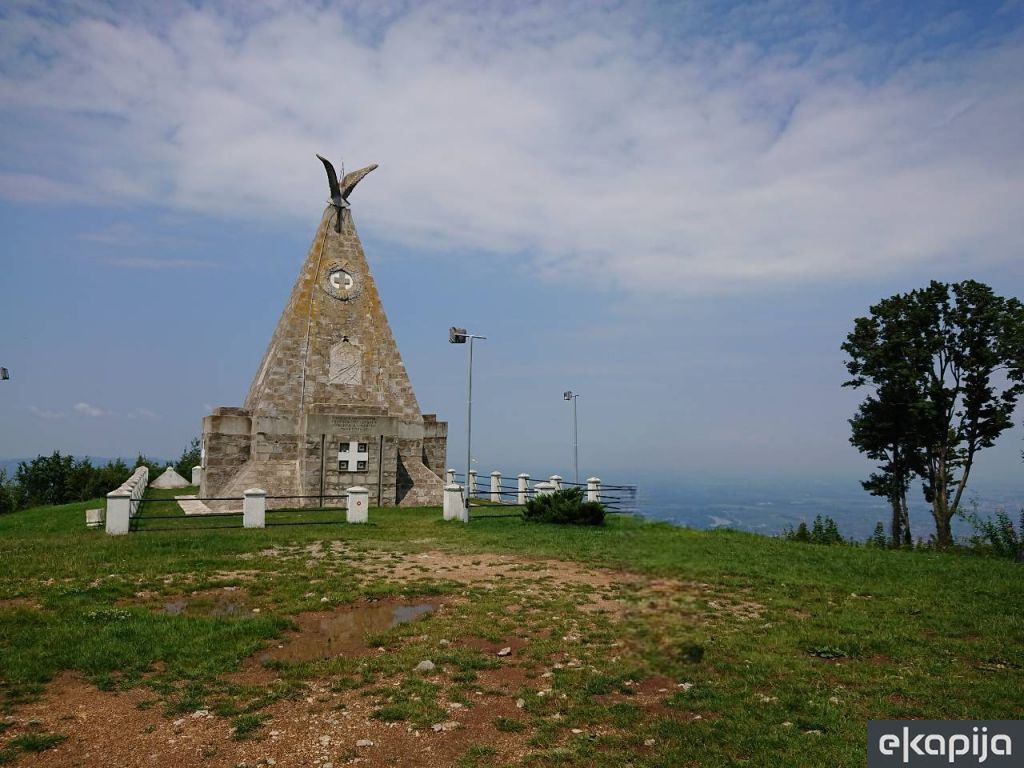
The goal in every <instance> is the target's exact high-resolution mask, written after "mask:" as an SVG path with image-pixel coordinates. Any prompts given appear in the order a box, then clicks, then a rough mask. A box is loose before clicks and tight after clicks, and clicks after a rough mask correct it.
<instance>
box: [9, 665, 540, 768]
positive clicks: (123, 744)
mask: <svg viewBox="0 0 1024 768" xmlns="http://www.w3.org/2000/svg"><path fill="white" fill-rule="evenodd" d="M307 694H308V695H307V696H306V697H305V698H303V699H300V700H297V701H283V702H278V703H276V704H274V705H272V706H270V707H268V708H266V709H265V710H263V714H265V715H267V716H268V719H267V720H266V722H265V723H264V725H263V726H262V727H261V729H260V731H259V733H258V735H257V736H256V737H255V738H253V739H250V740H246V741H235V740H234V739H233V738H232V733H231V723H230V721H229V720H228V719H225V718H222V717H217V716H216V715H213V714H211V713H209V712H207V711H206V710H199V711H197V712H192V713H189V714H186V715H184V716H182V717H179V718H176V719H172V718H168V717H164V716H163V715H162V714H161V711H160V709H159V708H157V707H154V708H145V702H147V701H149V700H151V699H152V694H150V693H149V692H148V691H146V690H144V689H136V690H131V691H127V692H120V693H107V692H102V691H99V690H97V689H96V688H95V687H93V686H91V685H89V684H88V683H85V682H84V681H82V680H80V679H79V678H77V677H76V676H74V675H72V674H63V675H61V676H60V677H59V678H57V679H56V680H55V681H54V682H53V683H52V684H51V685H50V686H49V687H48V689H47V692H46V694H45V695H44V696H43V698H42V699H40V700H39V701H37V702H35V703H33V704H30V705H27V706H25V707H23V708H22V709H21V710H20V711H19V713H18V715H17V717H16V718H15V720H14V722H13V724H12V726H11V727H10V728H8V730H7V731H6V732H5V733H4V735H3V737H0V744H3V743H4V742H5V741H7V740H8V739H10V738H14V737H16V736H19V735H22V734H25V733H30V732H33V733H57V734H61V735H64V736H67V740H66V741H64V742H63V743H62V744H60V745H59V746H57V747H55V748H53V749H50V750H47V751H45V752H41V753H23V754H22V755H21V756H20V757H19V758H18V762H17V764H18V765H19V766H46V767H47V768H51V767H52V768H58V767H59V768H65V767H66V766H69V765H81V766H97V767H99V766H103V768H107V766H118V767H119V768H142V767H143V766H145V767H146V768H150V767H151V766H161V768H184V767H185V766H230V767H231V768H234V767H235V766H238V765H240V764H243V763H244V764H246V765H248V766H251V767H253V768H255V766H265V765H276V766H280V767H281V768H286V767H290V766H295V767H298V766H303V767H304V768H305V767H308V766H323V765H324V764H325V763H333V764H334V765H335V766H341V765H349V764H356V763H357V764H358V765H361V766H368V767H370V768H376V767H377V766H381V767H383V766H394V765H407V766H450V765H455V764H456V763H457V762H458V759H459V757H460V756H462V755H463V754H464V753H465V751H466V750H467V749H468V748H469V747H470V746H471V745H474V744H486V745H488V746H490V747H492V748H493V749H494V750H495V751H496V755H495V759H496V761H497V762H499V763H502V764H504V763H510V762H516V761H517V760H519V759H520V758H521V757H522V755H523V754H525V752H526V750H527V747H526V741H527V736H526V735H525V734H510V733H504V732H502V731H499V730H498V729H497V728H496V727H495V725H494V720H495V719H496V718H499V717H515V716H516V714H517V713H518V709H517V707H516V704H515V701H514V700H512V699H510V698H509V697H507V696H496V695H486V694H484V693H482V692H481V693H480V695H477V696H474V697H473V698H474V700H473V701H472V702H471V706H466V705H461V706H460V705H456V704H449V705H448V712H447V714H446V717H447V718H448V719H447V720H444V721H442V722H443V724H444V727H443V728H439V729H438V730H436V731H435V730H434V729H432V728H426V729H422V730H418V729H414V728H411V727H410V726H408V725H406V724H404V723H387V722H382V721H380V720H377V719H374V718H373V716H372V715H373V712H374V710H375V709H376V704H375V703H374V702H373V701H372V700H369V699H367V698H366V697H363V696H360V695H359V694H358V693H356V692H351V691H348V692H334V691H331V690H329V688H328V687H327V686H325V685H319V684H313V685H311V686H310V688H309V689H308V691H307ZM140 705H142V706H143V708H142V709H140V708H139V706H140ZM439 725H440V723H439ZM366 742H372V744H367V743H366ZM361 743H362V744H363V745H362V746H360V744H361Z"/></svg>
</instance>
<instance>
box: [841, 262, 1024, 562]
mask: <svg viewBox="0 0 1024 768" xmlns="http://www.w3.org/2000/svg"><path fill="white" fill-rule="evenodd" d="M842 348H843V350H844V351H845V352H846V353H847V354H848V355H849V358H850V359H849V360H848V361H847V363H846V367H847V370H848V371H849V372H850V374H851V376H852V378H851V379H850V380H849V381H847V382H846V384H845V386H851V387H855V388H856V387H862V386H872V387H873V388H874V393H873V395H870V396H869V397H868V398H867V400H865V402H864V403H862V404H861V406H860V408H859V409H858V412H857V415H855V417H854V418H853V419H852V420H851V426H852V428H853V435H852V437H851V442H853V444H854V445H856V446H857V447H858V448H860V450H861V451H862V452H864V453H865V454H867V455H868V456H869V458H875V459H876V460H880V461H881V462H882V463H881V464H880V465H879V469H880V470H881V471H880V473H878V474H876V475H872V477H871V478H870V479H869V480H867V481H865V483H864V486H865V488H866V489H867V490H868V491H870V492H871V493H875V494H876V495H886V496H887V497H888V498H889V500H890V503H891V504H893V507H894V512H893V518H894V522H895V521H896V518H897V517H901V516H902V514H903V512H905V510H906V504H905V500H906V490H905V487H904V486H909V483H910V481H911V479H912V477H913V476H915V475H917V476H919V477H920V478H921V479H922V480H923V490H924V495H925V499H926V500H927V501H928V502H929V504H931V507H932V517H933V518H934V520H935V530H936V538H937V542H938V544H939V546H941V547H946V546H949V545H950V544H952V542H953V536H952V530H951V526H950V521H951V520H952V518H953V515H955V514H956V513H957V511H958V510H959V508H960V502H961V499H962V497H963V492H964V489H965V488H966V487H967V481H968V479H969V477H970V473H971V469H972V468H973V466H974V461H975V458H976V456H977V454H978V452H979V451H981V450H982V449H984V448H988V447H989V446H991V445H993V444H994V442H995V440H996V438H997V437H998V436H999V435H1000V434H1001V433H1002V432H1003V431H1004V430H1005V429H1006V428H1007V427H1009V426H1010V425H1011V417H1012V414H1013V409H1014V407H1015V406H1016V403H1017V399H1018V398H1019V397H1020V395H1021V393H1022V392H1024V305H1022V304H1021V302H1019V301H1018V300H1017V299H1005V298H1002V297H1000V296H996V295H995V294H994V293H993V292H992V289H991V288H989V287H988V286H987V285H984V284H982V283H978V282H975V281H973V280H967V281H964V282H961V283H954V284H951V285H950V284H946V283H939V282H936V281H932V282H931V283H930V284H929V285H928V287H927V288H923V289H919V290H915V291H911V292H910V293H907V294H901V295H898V296H893V297H891V298H889V299H885V300H883V301H882V302H880V303H879V304H877V305H875V306H873V307H871V315H870V317H866V318H857V320H856V321H855V324H854V330H853V332H852V333H850V334H849V335H848V336H847V339H846V342H845V343H844V344H843V346H842ZM894 498H895V500H894ZM897 504H898V505H899V506H900V507H901V510H902V511H898V510H897V509H896V507H897ZM903 522H905V523H906V522H909V520H903ZM898 532H899V533H901V534H902V536H903V542H904V543H907V542H908V541H909V538H910V537H909V532H906V531H905V530H904V528H903V526H901V527H900V529H899V531H898ZM893 533H894V540H896V539H897V537H896V536H895V533H897V531H896V530H895V526H894V531H893Z"/></svg>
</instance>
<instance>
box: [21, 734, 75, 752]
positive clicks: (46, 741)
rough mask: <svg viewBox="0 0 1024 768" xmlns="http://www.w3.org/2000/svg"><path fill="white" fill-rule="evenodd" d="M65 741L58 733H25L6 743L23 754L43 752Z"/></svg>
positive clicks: (65, 737) (65, 738)
mask: <svg viewBox="0 0 1024 768" xmlns="http://www.w3.org/2000/svg"><path fill="white" fill-rule="evenodd" d="M66 740H67V736H61V735H60V734H59V733H26V734H24V735H23V736H18V737H16V738H13V739H11V740H10V741H9V742H7V743H8V744H9V745H10V746H12V747H15V748H17V749H21V750H23V751H25V752H45V751H46V750H48V749H53V748H54V747H56V746H59V745H60V744H63V743H64V741H66Z"/></svg>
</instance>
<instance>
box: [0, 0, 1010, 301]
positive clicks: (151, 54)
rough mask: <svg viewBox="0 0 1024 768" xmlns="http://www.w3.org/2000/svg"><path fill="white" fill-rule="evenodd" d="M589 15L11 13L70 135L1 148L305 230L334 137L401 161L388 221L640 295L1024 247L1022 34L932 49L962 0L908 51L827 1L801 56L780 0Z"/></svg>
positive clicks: (11, 40) (374, 209)
mask: <svg viewBox="0 0 1024 768" xmlns="http://www.w3.org/2000/svg"><path fill="white" fill-rule="evenodd" d="M582 7H583V6H581V8H582ZM588 7H589V8H591V9H593V10H589V11H587V12H585V13H584V12H582V11H580V12H579V13H575V12H568V11H566V10H565V6H562V5H561V4H551V5H550V6H536V5H528V6H523V7H520V8H517V9H515V10H510V9H508V8H506V9H501V10H499V9H498V8H497V6H495V7H492V8H485V9H483V10H480V11H479V12H478V13H477V14H470V13H468V12H464V11H463V10H461V9H460V6H459V5H458V4H454V5H451V6H439V5H434V4H426V5H415V6H413V9H412V10H408V11H402V12H398V11H397V10H396V8H394V7H391V6H382V7H381V8H380V9H378V10H376V11H374V12H368V11H366V10H362V11H359V12H358V13H361V14H362V15H361V16H357V11H356V10H353V9H351V8H348V9H343V10H338V9H336V8H329V7H328V8H322V7H320V6H315V7H314V6H305V5H296V4H280V5H278V4H272V5H269V6H261V7H260V9H259V10H258V11H251V12H249V11H246V12H245V13H247V14H248V15H247V16H245V17H244V18H243V17H232V16H229V15H228V14H227V13H225V12H218V11H216V10H210V9H201V10H195V9H184V8H177V9H175V10H172V11H168V12H167V15H166V16H165V17H163V18H146V19H134V20H133V19H132V18H130V17H126V18H121V19H119V20H103V19H100V18H98V17H94V18H86V17H83V16H77V17H73V19H72V20H71V21H70V22H67V23H64V22H55V21H51V20H46V19H45V18H43V17H40V16H38V15H29V14H23V15H18V14H14V15H13V16H12V19H11V20H10V21H9V23H8V25H7V29H6V32H5V33H4V38H3V39H4V40H6V41H7V42H6V43H5V45H4V48H5V49H6V50H8V51H18V50H26V49H33V50H38V51H40V52H41V53H42V54H43V55H39V56H34V57H23V58H21V59H17V60H16V61H14V63H13V64H11V63H9V66H8V67H7V68H6V69H4V68H2V67H0V104H3V106H4V109H5V110H7V111H12V112H13V113H14V114H17V115H18V116H19V121H17V122H18V123H19V124H24V125H27V126H32V125H36V124H39V125H43V121H44V120H45V121H48V122H50V123H56V124H58V125H59V126H60V127H61V130H60V140H59V141H57V140H56V139H55V138H54V136H53V135H52V132H48V131H46V130H43V129H40V130H38V131H32V130H29V129H28V128H25V129H24V130H21V131H16V132H14V133H13V135H12V136H11V137H9V138H8V139H6V140H4V141H3V144H0V146H4V148H5V150H6V151H5V152H4V153H3V154H4V155H5V156H6V157H8V158H10V157H42V156H43V152H44V149H46V150H48V149H49V148H51V147H56V149H55V150H54V153H55V154H54V156H53V157H50V158H49V159H48V160H46V161H44V162H43V163H42V164H43V165H44V166H46V167H44V168H41V169H31V170H32V174H33V175H32V176H31V179H29V177H28V176H25V175H24V174H26V173H27V171H28V170H29V169H15V168H11V169H10V170H3V171H2V174H0V195H7V196H8V197H14V198H15V199H23V200H26V199H38V200H45V199H47V197H48V196H50V195H59V194H60V190H66V189H69V188H70V189H73V190H77V192H76V194H81V193H82V191H83V190H84V191H87V192H88V194H89V196H90V197H91V199H93V200H95V201H108V202H110V203H119V204H120V203H126V202H127V203H138V204H147V205H148V204H157V205H166V206H170V207H172V208H177V209H181V210H191V211H203V212H209V213H212V214H213V215H219V216H231V217H238V218H242V219H267V218H279V219H287V220H293V221H302V222H305V223H306V224H307V225H308V224H310V223H311V222H312V221H313V220H314V219H315V215H316V214H315V210H316V208H317V206H318V205H320V204H321V203H322V201H323V200H324V198H325V196H326V184H325V180H324V178H323V174H322V169H321V168H320V166H319V164H318V163H316V161H315V159H314V158H313V153H314V152H317V151H319V152H321V153H324V154H327V155H328V156H331V157H333V158H334V159H335V160H336V161H340V159H341V153H342V152H344V153H346V154H345V161H346V166H347V167H348V168H354V167H356V166H358V165H362V164H364V163H368V162H373V161H376V162H380V164H381V167H380V170H378V171H377V172H376V173H375V174H374V175H373V176H371V177H370V179H368V180H367V181H366V182H364V183H363V185H362V186H361V187H360V188H359V190H358V191H357V193H356V194H355V195H354V198H353V202H354V205H355V210H356V213H355V215H356V218H357V220H358V221H359V223H360V224H361V225H363V226H364V227H368V228H371V229H372V230H373V232H374V234H375V235H376V236H378V237H383V238H388V239H390V240H392V241H394V242H400V243H403V244H406V245H409V246H410V247H414V248H419V249H426V250H431V249H436V250H467V249H479V250H482V251H484V252H485V253H493V254H498V255H513V256H521V257H522V258H525V259H527V260H528V264H529V266H530V267H532V268H533V269H535V270H536V271H537V272H538V273H539V274H543V275H565V274H571V275H573V276H575V277H577V278H582V279H590V280H593V281H596V282H599V283H603V284H607V285H615V286H619V287H622V288H626V289H631V290H638V291H642V292H656V293H682V292H690V291H706V290H719V289H721V288H723V287H734V286H749V285H756V284H760V283H763V282H774V283H779V282H792V281H802V280H816V279H825V278H836V277H841V278H859V277H865V276H875V275H877V274H879V273H886V272H892V271H895V270H899V269H902V268H906V267H913V266H916V265H921V264H924V263H928V262H930V261H932V260H938V259H949V258H958V259H964V260H965V261H967V262H980V261H994V262H1000V261H1009V260H1011V259H1016V258H1018V257H1019V253H1018V251H1019V235H1020V225H1019V201H1020V200H1021V199H1024V173H1022V171H1024V167H1022V165H1024V132H1021V131H1020V130H1019V126H1020V125H1021V124H1024V96H1022V94H1024V92H1022V90H1021V87H1020V84H1019V73H1020V72H1021V71H1024V45H1021V44H1020V40H1019V38H1014V37H1008V38H1007V40H1008V41H1007V42H1003V43H1001V44H995V45H987V46H984V47H982V46H979V47H978V48H977V50H971V49H969V48H964V47H961V48H956V49H951V50H949V51H945V52H943V55H941V56H939V55H935V56H932V55H925V54H924V53H921V54H915V51H921V50H924V51H925V52H926V53H927V48H926V47H925V48H923V49H922V46H926V45H927V44H930V43H929V42H928V41H929V40H931V39H932V38H933V37H934V36H935V34H936V30H939V31H941V29H942V28H944V27H943V24H944V25H945V26H946V27H948V26H949V25H950V24H953V22H956V23H957V24H959V23H960V21H959V20H958V19H949V20H945V21H944V22H943V24H938V25H933V27H934V28H932V29H930V30H923V31H922V33H921V36H920V39H909V40H904V41H902V42H901V44H900V46H899V53H900V56H899V57H896V58H897V59H898V60H901V61H905V63H903V64H901V65H899V66H895V67H894V68H890V69H887V70H884V71H883V70H882V69H881V67H882V64H881V63H880V60H881V59H882V58H883V56H882V54H885V53H891V52H887V51H878V50H875V49H872V48H870V47H868V46H866V45H862V44H854V43H850V42H848V41H843V40H842V39H839V38H838V36H837V33H834V32H827V33H826V31H825V30H827V28H828V19H825V20H824V21H822V20H820V19H817V16H818V15H820V14H821V8H820V7H819V6H811V7H810V8H809V9H808V10H807V11H806V13H807V14H808V17H809V18H810V19H811V21H809V22H808V23H811V22H814V23H820V24H821V26H820V27H819V28H816V29H815V30H814V31H816V32H818V33H820V34H819V36H820V39H812V40H811V43H812V44H811V45H809V46H806V45H804V44H805V43H806V42H807V40H808V39H810V38H812V37H813V35H811V34H805V35H804V36H803V37H800V38H799V39H798V40H797V41H796V43H795V44H794V45H793V46H792V47H789V48H787V47H786V46H785V45H776V46H774V47H765V46H761V45H759V44H758V43H757V42H756V41H755V39H754V38H753V37H752V36H751V35H750V33H749V32H746V31H743V30H750V29H752V28H754V29H756V28H757V27H758V25H762V26H764V25H777V24H778V19H779V18H785V16H784V15H782V16H780V13H779V9H778V8H777V7H775V5H771V6H770V7H768V8H766V9H759V10H756V11H755V10H750V11H749V12H748V15H747V16H746V17H741V16H740V14H741V13H742V11H732V12H730V14H728V16H729V18H728V19H715V18H714V14H710V15H708V16H706V17H701V18H700V19H698V21H699V22H700V23H707V24H708V25H710V26H708V27H707V29H705V30H703V31H702V30H701V29H697V30H696V31H694V30H693V29H688V30H687V31H686V34H685V35H683V34H681V35H680V39H679V40H673V39H671V37H670V36H668V35H666V36H664V37H662V36H659V35H658V34H657V33H656V30H654V29H653V28H652V27H651V26H650V25H649V24H648V25H646V26H645V25H644V24H640V23H638V21H637V19H635V18H632V17H631V16H630V15H629V11H628V10H621V9H617V10H608V9H602V8H600V7H597V6H588ZM801 7H802V6H801ZM577 10H579V8H578V9H577ZM789 10H790V12H794V11H793V7H792V6H791V7H789ZM696 13H697V12H696V11H694V14H695V15H696ZM375 14H376V15H375ZM698 21H693V26H695V27H700V23H698ZM726 22H728V23H726ZM953 26H956V24H953ZM764 28H765V30H766V32H767V33H769V34H772V35H774V36H776V37H777V36H778V35H779V34H780V32H779V30H778V29H776V28H774V26H773V27H771V28H769V27H768V26H764ZM708 30H712V31H708ZM736 30H741V32H739V33H738V32H737V31H736ZM807 50H809V51H810V53H807V52H806V51H807ZM894 50H895V49H894ZM8 58H10V54H8ZM0 63H2V60H0ZM61 146H62V147H63V149H61V148H60V147H61ZM12 163H13V161H11V160H6V161H5V164H12ZM47 163H50V165H48V166H47ZM19 173H20V174H22V176H18V174H19ZM35 174H45V175H42V176H39V175H35ZM10 178H14V179H15V180H17V179H18V178H23V180H24V181H23V183H21V184H20V185H19V184H15V183H13V182H10V183H9V182H8V179H10ZM56 179H60V181H59V182H58V181H56ZM48 184H49V185H51V186H48ZM18 195H20V197H18ZM129 261H132V260H129ZM185 261H188V260H185ZM122 262H123V263H122V266H141V267H157V266H161V265H158V264H157V263H156V262H155V260H147V259H141V260H140V259H135V260H133V261H132V263H128V262H126V261H125V260H122ZM143 262H145V263H143ZM162 266H195V265H194V264H191V263H188V264H185V263H178V264H163V265H162Z"/></svg>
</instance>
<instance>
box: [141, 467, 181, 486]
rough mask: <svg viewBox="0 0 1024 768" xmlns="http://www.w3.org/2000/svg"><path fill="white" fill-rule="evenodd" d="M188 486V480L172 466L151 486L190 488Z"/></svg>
mask: <svg viewBox="0 0 1024 768" xmlns="http://www.w3.org/2000/svg"><path fill="white" fill-rule="evenodd" d="M188 486H189V482H188V480H186V479H185V478H184V477H182V476H181V475H179V474H178V473H177V471H175V469H174V467H170V466H169V467H167V469H165V470H164V471H163V472H162V473H161V475H160V477H158V478H157V479H156V480H154V481H153V482H152V483H150V484H149V487H150V488H188Z"/></svg>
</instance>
